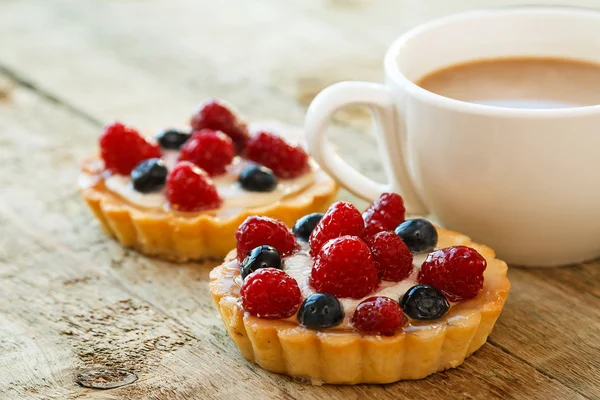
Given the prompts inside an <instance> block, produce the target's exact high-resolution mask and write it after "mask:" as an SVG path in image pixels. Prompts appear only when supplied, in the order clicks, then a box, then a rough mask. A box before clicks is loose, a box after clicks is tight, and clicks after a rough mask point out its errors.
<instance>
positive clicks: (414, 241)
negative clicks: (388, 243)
mask: <svg viewBox="0 0 600 400" xmlns="http://www.w3.org/2000/svg"><path fill="white" fill-rule="evenodd" d="M396 235H398V236H400V238H401V239H402V240H403V241H404V243H405V244H406V245H407V246H408V248H409V249H410V251H412V252H413V253H426V252H430V251H431V250H433V249H434V248H435V246H436V245H437V241H438V234H437V230H436V229H435V226H433V224H432V223H431V222H429V221H427V220H426V219H422V218H418V219H409V220H408V221H404V222H403V223H401V224H400V225H398V227H397V228H396Z"/></svg>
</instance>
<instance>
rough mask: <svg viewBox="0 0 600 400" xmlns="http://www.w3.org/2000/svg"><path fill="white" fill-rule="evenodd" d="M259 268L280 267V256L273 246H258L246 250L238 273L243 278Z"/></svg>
mask: <svg viewBox="0 0 600 400" xmlns="http://www.w3.org/2000/svg"><path fill="white" fill-rule="evenodd" d="M260 268H277V269H281V257H280V256H279V252H278V251H277V249H275V247H271V246H258V247H255V248H253V249H252V250H250V251H249V252H248V254H247V255H246V258H244V261H242V265H241V267H240V274H241V275H242V278H243V279H245V278H246V277H247V276H248V275H250V274H251V273H253V272H254V271H256V270H257V269H260Z"/></svg>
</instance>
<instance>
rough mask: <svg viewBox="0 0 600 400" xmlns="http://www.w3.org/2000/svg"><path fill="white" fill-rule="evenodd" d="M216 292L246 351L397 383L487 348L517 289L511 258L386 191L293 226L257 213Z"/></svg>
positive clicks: (299, 372)
mask: <svg viewBox="0 0 600 400" xmlns="http://www.w3.org/2000/svg"><path fill="white" fill-rule="evenodd" d="M236 239H237V248H236V249H235V250H233V251H231V252H230V253H229V255H228V256H227V257H226V259H225V262H224V263H223V264H222V265H220V266H218V267H216V268H215V269H214V270H213V271H212V272H211V274H210V279H211V282H210V291H211V294H212V297H213V300H214V302H215V304H216V307H217V309H218V310H219V312H220V314H221V316H222V320H223V323H224V324H225V327H226V328H227V331H228V332H229V335H230V336H231V338H232V339H233V340H234V342H235V343H236V345H237V346H238V348H239V350H240V351H241V353H242V354H243V356H244V357H245V358H246V359H247V360H248V361H252V362H255V363H257V364H258V365H260V366H261V367H263V368H265V369H267V370H269V371H272V372H277V373H283V374H287V375H290V376H293V377H299V378H306V379H309V380H311V381H312V382H313V383H315V384H320V383H333V384H358V383H390V382H395V381H398V380H402V379H420V378H424V377H426V376H427V375H429V374H432V373H434V372H436V371H442V370H445V369H447V368H455V367H457V366H459V365H460V364H461V363H462V362H463V361H464V359H465V358H466V357H467V356H469V355H470V354H471V353H473V352H474V351H476V350H477V349H479V348H480V347H481V346H482V345H483V344H484V343H485V341H486V340H487V337H488V335H489V334H490V332H491V331H492V328H493V326H494V324H495V322H496V319H497V318H498V315H499V314H500V312H501V310H502V307H503V305H504V301H505V299H506V296H507V294H508V291H509V289H510V283H509V281H508V279H507V278H506V272H507V266H506V263H504V262H503V261H500V260H498V259H496V258H495V257H494V252H493V251H492V250H491V249H490V248H488V247H485V246H482V245H479V244H476V243H473V242H471V240H470V239H469V238H468V237H466V236H464V235H461V234H458V233H455V232H451V231H448V230H445V229H441V228H438V227H435V226H434V225H433V224H431V223H430V222H428V221H427V220H425V219H410V220H406V221H405V220H404V206H403V201H402V198H401V197H400V196H398V195H396V194H384V195H382V196H381V198H380V199H378V200H377V201H375V202H374V203H373V204H372V205H371V206H370V207H369V208H368V209H367V210H366V211H365V212H364V213H363V214H362V215H361V213H360V212H359V211H358V210H357V209H356V208H355V207H354V206H353V205H352V204H349V203H346V202H337V203H334V204H333V205H332V206H331V207H330V208H329V209H328V210H327V212H326V213H325V214H324V215H323V214H309V215H306V216H304V217H302V218H300V219H299V220H298V221H297V222H296V223H295V224H294V228H293V230H290V229H288V228H287V227H286V226H285V224H284V223H283V222H281V221H277V220H275V219H271V218H266V217H258V216H253V217H249V218H248V219H246V220H245V221H244V223H243V224H242V225H241V226H240V227H239V229H238V231H237V232H236Z"/></svg>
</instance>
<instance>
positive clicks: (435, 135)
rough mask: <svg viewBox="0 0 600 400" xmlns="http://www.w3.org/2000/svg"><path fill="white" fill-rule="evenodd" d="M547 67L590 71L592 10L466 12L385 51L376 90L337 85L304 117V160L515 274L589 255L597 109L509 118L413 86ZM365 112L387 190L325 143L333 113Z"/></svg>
mask: <svg viewBox="0 0 600 400" xmlns="http://www.w3.org/2000/svg"><path fill="white" fill-rule="evenodd" d="M502 57H556V58H565V59H573V60H583V61H589V62H595V63H599V64H600V12H596V11H592V10H585V9H576V8H563V7H514V8H504V9H493V10H483V11H472V12H467V13H463V14H458V15H453V16H448V17H444V18H441V19H439V20H436V21H433V22H429V23H426V24H424V25H421V26H419V27H417V28H415V29H412V30H410V31H409V32H407V33H405V34H404V35H402V36H401V37H399V38H398V39H397V40H396V41H395V42H394V43H393V44H392V45H391V47H390V48H389V50H388V51H387V54H386V55H385V60H384V69H385V83H384V84H378V83H370V82H341V83H337V84H334V85H332V86H330V87H328V88H326V89H325V90H323V91H322V92H321V93H319V94H318V95H317V97H316V98H315V99H314V101H313V102H312V104H311V105H310V107H309V109H308V112H307V116H306V134H307V140H308V146H309V150H310V152H311V154H312V155H313V157H314V158H315V159H316V160H317V162H318V163H319V164H320V165H321V166H322V167H323V169H324V170H326V171H327V172H328V173H329V174H330V175H332V176H333V177H334V178H336V179H337V180H338V181H339V182H340V183H341V184H342V186H344V187H345V188H346V189H348V190H349V191H350V192H352V193H354V194H355V195H357V196H359V197H361V198H364V199H366V200H369V201H372V200H374V199H375V198H377V197H378V196H379V195H380V194H381V193H383V192H389V191H391V192H398V193H400V194H401V195H402V196H403V197H404V200H405V205H406V207H407V211H408V212H409V213H410V214H413V215H429V214H432V216H433V218H434V219H435V220H436V221H439V223H440V224H441V225H443V226H446V227H448V228H450V229H454V230H457V231H460V232H463V233H466V234H468V235H469V236H471V237H472V239H474V240H475V241H478V242H481V243H484V244H487V245H489V246H490V247H492V248H494V249H495V250H496V252H497V253H498V255H499V257H501V258H503V259H505V260H506V261H507V262H509V263H512V264H516V265H522V266H538V267H540V266H556V265H565V264H573V263H578V262H582V261H585V260H589V259H594V258H596V257H598V256H600V105H586V106H575V107H564V108H552V109H543V108H539V109H537V108H511V107H501V106H495V105H487V104H478V103H475V102H468V101H461V100H457V99H454V98H451V97H445V96H442V95H439V94H436V93H434V92H431V91H428V90H426V89H424V88H422V87H420V86H419V85H417V84H416V83H415V82H416V81H418V79H420V78H421V77H423V76H425V75H427V74H429V73H432V72H433V71H436V70H439V69H442V68H445V67H448V66H451V65H456V64H460V63H465V62H469V61H472V60H478V59H493V58H502ZM350 104H364V105H367V106H369V107H370V109H371V110H372V112H373V114H374V117H375V122H376V124H377V127H378V129H377V134H376V138H377V143H378V150H379V152H380V158H381V161H382V166H383V169H384V171H385V173H386V177H387V182H386V183H378V182H375V181H372V180H371V179H369V178H367V177H366V176H364V175H363V174H361V173H360V172H358V171H357V170H355V169H354V168H352V167H351V166H350V165H348V164H347V163H346V161H344V160H343V158H342V157H341V156H340V155H339V154H338V153H336V151H335V149H334V147H333V145H332V144H331V143H330V142H329V141H328V140H327V138H326V128H327V125H328V122H329V120H330V119H331V116H332V114H333V113H335V112H336V111H337V110H339V109H340V108H342V107H344V106H346V105H350Z"/></svg>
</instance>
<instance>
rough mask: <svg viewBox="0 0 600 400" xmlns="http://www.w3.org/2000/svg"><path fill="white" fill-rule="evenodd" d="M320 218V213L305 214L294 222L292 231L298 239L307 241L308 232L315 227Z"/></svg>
mask: <svg viewBox="0 0 600 400" xmlns="http://www.w3.org/2000/svg"><path fill="white" fill-rule="evenodd" d="M321 218H323V214H322V213H312V214H308V215H305V216H304V217H302V218H300V219H299V220H297V221H296V222H295V223H294V228H293V229H292V231H293V232H294V234H295V235H296V237H297V238H298V239H300V240H303V241H305V242H308V239H309V238H310V234H311V233H312V231H313V230H314V229H315V227H316V226H317V224H318V223H319V221H320V220H321Z"/></svg>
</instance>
